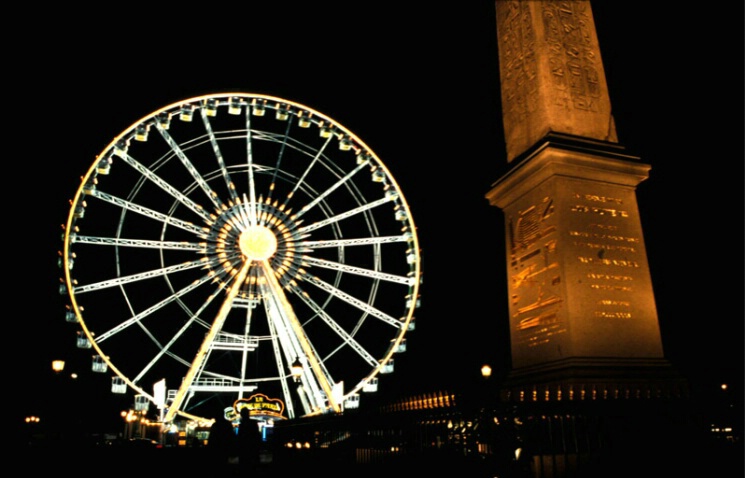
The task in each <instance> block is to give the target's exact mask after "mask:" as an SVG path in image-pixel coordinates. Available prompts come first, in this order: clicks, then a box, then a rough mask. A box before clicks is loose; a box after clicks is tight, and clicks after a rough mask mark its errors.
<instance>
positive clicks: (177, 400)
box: [165, 261, 251, 422]
mask: <svg viewBox="0 0 745 478" xmlns="http://www.w3.org/2000/svg"><path fill="white" fill-rule="evenodd" d="M250 266H251V263H250V262H249V261H246V262H245V263H244V264H243V266H242V267H241V269H240V271H238V273H237V274H236V276H235V277H234V278H233V283H232V284H231V285H230V289H228V292H227V295H226V297H225V300H224V301H223V303H222V305H221V306H220V310H219V311H218V313H217V316H216V317H215V320H214V322H213V323H212V326H211V327H210V329H209V331H208V332H207V334H206V335H205V338H204V340H203V341H202V345H201V346H200V347H199V351H198V352H197V355H196V357H195V358H194V361H193V362H192V365H191V367H190V368H189V370H188V371H187V372H186V375H185V376H184V379H183V381H182V382H181V386H180V387H179V389H178V391H177V392H176V395H175V396H174V398H173V402H172V403H171V405H170V406H169V407H168V412H166V418H165V421H166V422H170V421H172V420H173V418H174V417H175V416H176V413H178V412H179V411H180V408H181V405H182V403H183V401H184V399H185V398H186V392H187V391H188V390H189V388H190V387H191V385H192V382H193V381H194V379H195V377H196V374H197V372H198V371H199V370H200V369H201V368H202V365H203V363H204V359H205V357H206V355H207V353H208V352H209V350H210V346H211V345H212V342H213V341H214V339H215V337H216V336H217V334H218V332H220V330H222V327H223V324H224V323H225V319H227V317H228V313H229V312H230V310H231V308H232V307H233V300H235V298H236V297H237V296H238V293H239V292H240V291H241V287H242V286H243V282H244V281H245V280H246V276H247V275H248V270H249V268H250Z"/></svg>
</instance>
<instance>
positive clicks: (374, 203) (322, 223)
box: [300, 197, 390, 233]
mask: <svg viewBox="0 0 745 478" xmlns="http://www.w3.org/2000/svg"><path fill="white" fill-rule="evenodd" d="M389 201H390V199H388V198H386V197H383V198H380V199H378V200H376V201H370V202H369V203H367V204H363V205H361V206H359V207H356V208H354V209H350V210H349V211H347V212H344V213H342V214H337V215H336V216H332V217H329V218H327V219H324V220H322V221H318V222H315V223H313V224H308V225H307V226H302V227H300V232H302V233H308V232H311V231H315V230H316V229H320V228H322V227H324V226H328V225H329V224H333V223H335V222H339V221H341V220H342V219H346V218H348V217H352V216H354V215H356V214H360V213H363V212H365V211H369V210H371V209H374V208H376V207H378V206H380V205H381V204H385V203H387V202H389Z"/></svg>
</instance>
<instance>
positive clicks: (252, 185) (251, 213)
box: [244, 107, 256, 226]
mask: <svg viewBox="0 0 745 478" xmlns="http://www.w3.org/2000/svg"><path fill="white" fill-rule="evenodd" d="M245 118H246V164H247V166H248V167H247V171H246V172H247V173H248V196H249V198H250V202H249V204H251V205H252V206H255V205H256V179H255V178H254V156H253V140H252V139H251V108H249V107H246V108H245ZM244 198H245V194H244ZM246 212H247V213H248V224H249V225H251V226H255V225H256V208H255V207H250V208H248V209H247V211H246Z"/></svg>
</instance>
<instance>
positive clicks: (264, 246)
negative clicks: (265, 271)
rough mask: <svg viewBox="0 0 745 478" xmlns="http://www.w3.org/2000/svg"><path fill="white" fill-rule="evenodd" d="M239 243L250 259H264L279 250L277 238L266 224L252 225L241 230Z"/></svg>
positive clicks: (244, 253)
mask: <svg viewBox="0 0 745 478" xmlns="http://www.w3.org/2000/svg"><path fill="white" fill-rule="evenodd" d="M238 245H239V246H240V248H241V252H242V253H243V255H245V256H246V258H247V259H248V260H251V261H263V260H266V259H269V258H270V257H272V255H274V253H275V252H276V251H277V238H276V237H275V236H274V234H273V233H272V231H270V230H269V229H267V228H266V227H264V226H250V227H249V228H248V229H246V230H245V231H243V232H241V236H240V238H239V239H238Z"/></svg>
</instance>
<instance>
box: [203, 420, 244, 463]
mask: <svg viewBox="0 0 745 478" xmlns="http://www.w3.org/2000/svg"><path fill="white" fill-rule="evenodd" d="M207 448H208V449H209V453H210V457H211V459H212V463H213V464H214V466H215V467H216V469H217V470H218V473H219V474H220V475H222V474H223V473H222V472H223V471H229V470H232V469H234V468H237V464H238V458H239V457H238V437H237V436H236V434H235V430H234V429H233V424H232V423H231V422H230V421H229V420H227V419H225V418H217V419H216V420H215V423H214V424H212V428H210V436H209V440H207ZM226 474H228V473H226Z"/></svg>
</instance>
